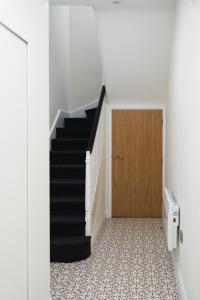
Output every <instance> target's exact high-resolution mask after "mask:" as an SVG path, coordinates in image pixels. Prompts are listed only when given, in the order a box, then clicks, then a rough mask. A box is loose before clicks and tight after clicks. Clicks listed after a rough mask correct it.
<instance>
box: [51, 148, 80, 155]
mask: <svg viewBox="0 0 200 300" xmlns="http://www.w3.org/2000/svg"><path fill="white" fill-rule="evenodd" d="M50 153H53V154H54V153H55V154H85V150H81V149H80V150H51V151H50Z"/></svg>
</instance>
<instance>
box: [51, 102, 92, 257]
mask: <svg viewBox="0 0 200 300" xmlns="http://www.w3.org/2000/svg"><path fill="white" fill-rule="evenodd" d="M95 113H96V108H94V109H90V110H86V116H87V117H85V118H66V119H65V120H64V128H57V129H56V138H55V139H53V140H52V141H51V152H50V214H51V215H50V222H51V224H50V228H51V247H50V248H51V262H64V263H70V262H75V261H79V260H82V259H86V258H87V257H89V256H90V253H91V249H90V248H91V247H90V237H88V236H85V157H86V150H87V146H88V142H89V138H90V135H91V131H92V126H93V122H94V117H95Z"/></svg>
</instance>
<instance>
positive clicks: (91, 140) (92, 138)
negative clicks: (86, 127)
mask: <svg viewBox="0 0 200 300" xmlns="http://www.w3.org/2000/svg"><path fill="white" fill-rule="evenodd" d="M105 94H106V87H105V85H103V86H102V90H101V95H100V99H99V104H98V107H97V111H96V114H95V117H94V122H93V126H92V132H91V135H90V138H89V142H88V147H87V151H90V153H92V150H93V146H94V141H95V137H96V132H97V127H98V124H99V118H100V114H101V109H102V105H103V100H104V97H105Z"/></svg>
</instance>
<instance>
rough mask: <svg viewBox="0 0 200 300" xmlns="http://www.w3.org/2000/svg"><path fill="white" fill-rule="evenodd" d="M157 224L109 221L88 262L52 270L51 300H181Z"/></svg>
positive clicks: (159, 227) (152, 222)
mask: <svg viewBox="0 0 200 300" xmlns="http://www.w3.org/2000/svg"><path fill="white" fill-rule="evenodd" d="M161 226H162V224H161V220H160V219H107V220H106V222H105V224H104V226H103V228H102V230H101V231H100V233H99V235H98V238H97V240H96V243H95V245H94V247H93V249H92V255H91V257H90V258H88V259H87V260H84V261H81V262H77V263H72V264H55V263H53V264H51V293H52V297H53V300H179V296H178V289H177V286H176V279H175V274H174V270H173V265H172V261H171V257H170V254H169V252H168V251H167V248H166V243H165V238H164V234H163V230H162V228H161Z"/></svg>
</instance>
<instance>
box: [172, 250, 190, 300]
mask: <svg viewBox="0 0 200 300" xmlns="http://www.w3.org/2000/svg"><path fill="white" fill-rule="evenodd" d="M171 256H172V262H173V266H174V271H175V275H176V282H177V286H178V290H179V297H180V300H188V297H187V294H186V290H185V287H184V285H183V279H182V275H181V271H180V269H179V266H178V264H177V262H176V258H175V254H174V252H172V254H171Z"/></svg>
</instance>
